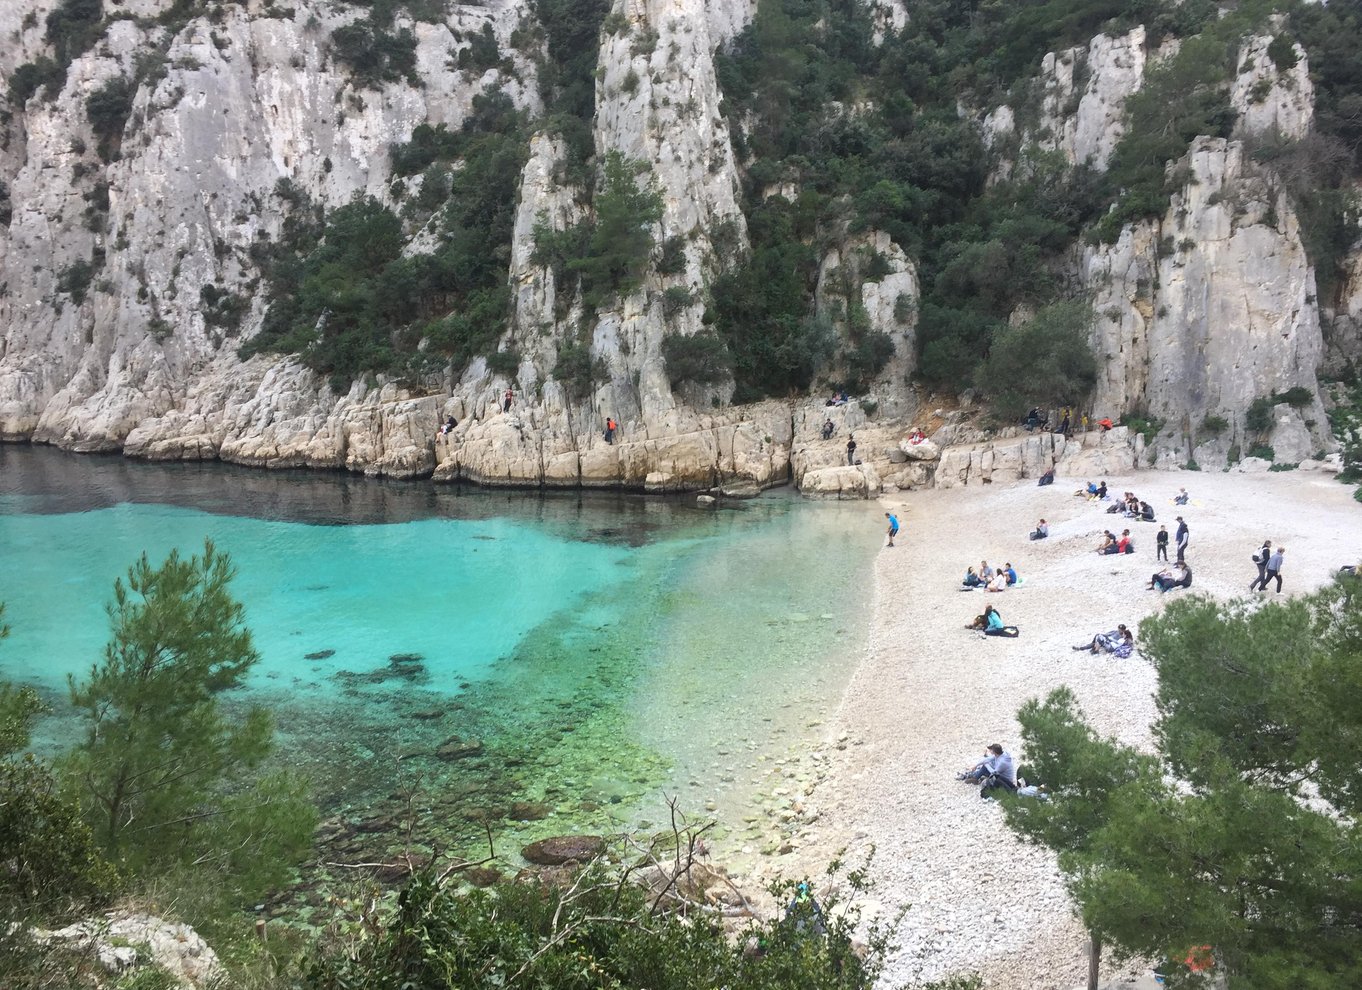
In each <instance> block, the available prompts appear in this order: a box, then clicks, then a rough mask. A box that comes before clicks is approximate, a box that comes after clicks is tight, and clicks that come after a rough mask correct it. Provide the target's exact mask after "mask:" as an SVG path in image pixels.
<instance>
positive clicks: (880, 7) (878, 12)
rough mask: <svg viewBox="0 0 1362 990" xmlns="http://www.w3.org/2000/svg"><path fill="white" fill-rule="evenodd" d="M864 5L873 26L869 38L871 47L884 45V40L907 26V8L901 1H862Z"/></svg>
mask: <svg viewBox="0 0 1362 990" xmlns="http://www.w3.org/2000/svg"><path fill="white" fill-rule="evenodd" d="M864 4H865V8H866V9H867V10H869V11H870V17H871V21H872V23H873V24H874V29H873V33H872V34H871V36H870V43H871V44H872V45H876V46H878V45H882V44H884V39H885V38H887V37H889V36H890V35H891V34H898V33H899V32H900V31H902V30H903V29H904V28H905V27H907V26H908V8H907V6H906V5H905V4H904V2H903V0H864Z"/></svg>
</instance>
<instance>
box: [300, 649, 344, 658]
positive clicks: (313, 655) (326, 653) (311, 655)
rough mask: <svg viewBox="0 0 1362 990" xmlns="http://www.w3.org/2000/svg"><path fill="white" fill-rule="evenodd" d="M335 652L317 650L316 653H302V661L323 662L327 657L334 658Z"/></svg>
mask: <svg viewBox="0 0 1362 990" xmlns="http://www.w3.org/2000/svg"><path fill="white" fill-rule="evenodd" d="M335 655H336V651H335V650H318V651H317V652H316V653H304V654H303V659H304V660H325V659H326V658H327V657H334V656H335Z"/></svg>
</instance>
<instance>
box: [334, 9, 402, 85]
mask: <svg viewBox="0 0 1362 990" xmlns="http://www.w3.org/2000/svg"><path fill="white" fill-rule="evenodd" d="M331 46H332V49H331V50H332V53H333V54H334V55H335V56H336V59H337V60H338V61H340V62H343V63H344V64H345V65H346V66H348V67H349V69H350V72H351V74H352V75H353V76H354V79H355V82H357V83H359V84H360V85H361V86H367V87H370V88H375V89H376V88H378V87H379V86H381V85H382V84H383V83H385V82H398V81H400V80H402V79H406V80H407V82H408V83H410V84H411V85H412V86H420V85H421V79H420V77H419V76H418V75H417V74H416V35H414V34H412V32H411V30H410V29H409V28H403V29H402V30H400V31H398V32H396V33H395V34H394V33H392V32H391V31H390V30H389V26H388V25H384V24H382V23H381V22H380V21H379V20H378V19H377V18H375V17H373V16H372V15H371V16H370V17H368V18H366V19H363V20H358V21H355V22H354V23H352V24H346V25H345V26H343V27H338V28H336V30H335V31H333V32H332V34H331Z"/></svg>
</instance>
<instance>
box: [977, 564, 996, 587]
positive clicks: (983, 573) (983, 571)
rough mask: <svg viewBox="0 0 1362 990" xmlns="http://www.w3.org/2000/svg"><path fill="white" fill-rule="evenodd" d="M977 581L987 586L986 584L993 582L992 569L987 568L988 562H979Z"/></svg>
mask: <svg viewBox="0 0 1362 990" xmlns="http://www.w3.org/2000/svg"><path fill="white" fill-rule="evenodd" d="M979 580H980V581H982V582H984V584H988V582H990V581H992V580H993V568H991V567H989V566H988V561H986V560H981V561H979Z"/></svg>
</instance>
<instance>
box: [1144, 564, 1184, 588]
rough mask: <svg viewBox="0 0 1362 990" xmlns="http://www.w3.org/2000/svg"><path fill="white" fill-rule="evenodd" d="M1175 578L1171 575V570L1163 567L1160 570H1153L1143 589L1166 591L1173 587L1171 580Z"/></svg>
mask: <svg viewBox="0 0 1362 990" xmlns="http://www.w3.org/2000/svg"><path fill="white" fill-rule="evenodd" d="M1176 580H1177V579H1176V578H1175V577H1173V572H1172V571H1171V570H1169V569H1168V568H1167V567H1165V568H1164V569H1163V570H1161V571H1155V572H1154V573H1153V574H1151V575H1150V577H1149V583H1148V584H1147V585H1145V586H1144V590H1145V591H1167V590H1168V589H1169V588H1171V587H1173V582H1174V581H1176Z"/></svg>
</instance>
